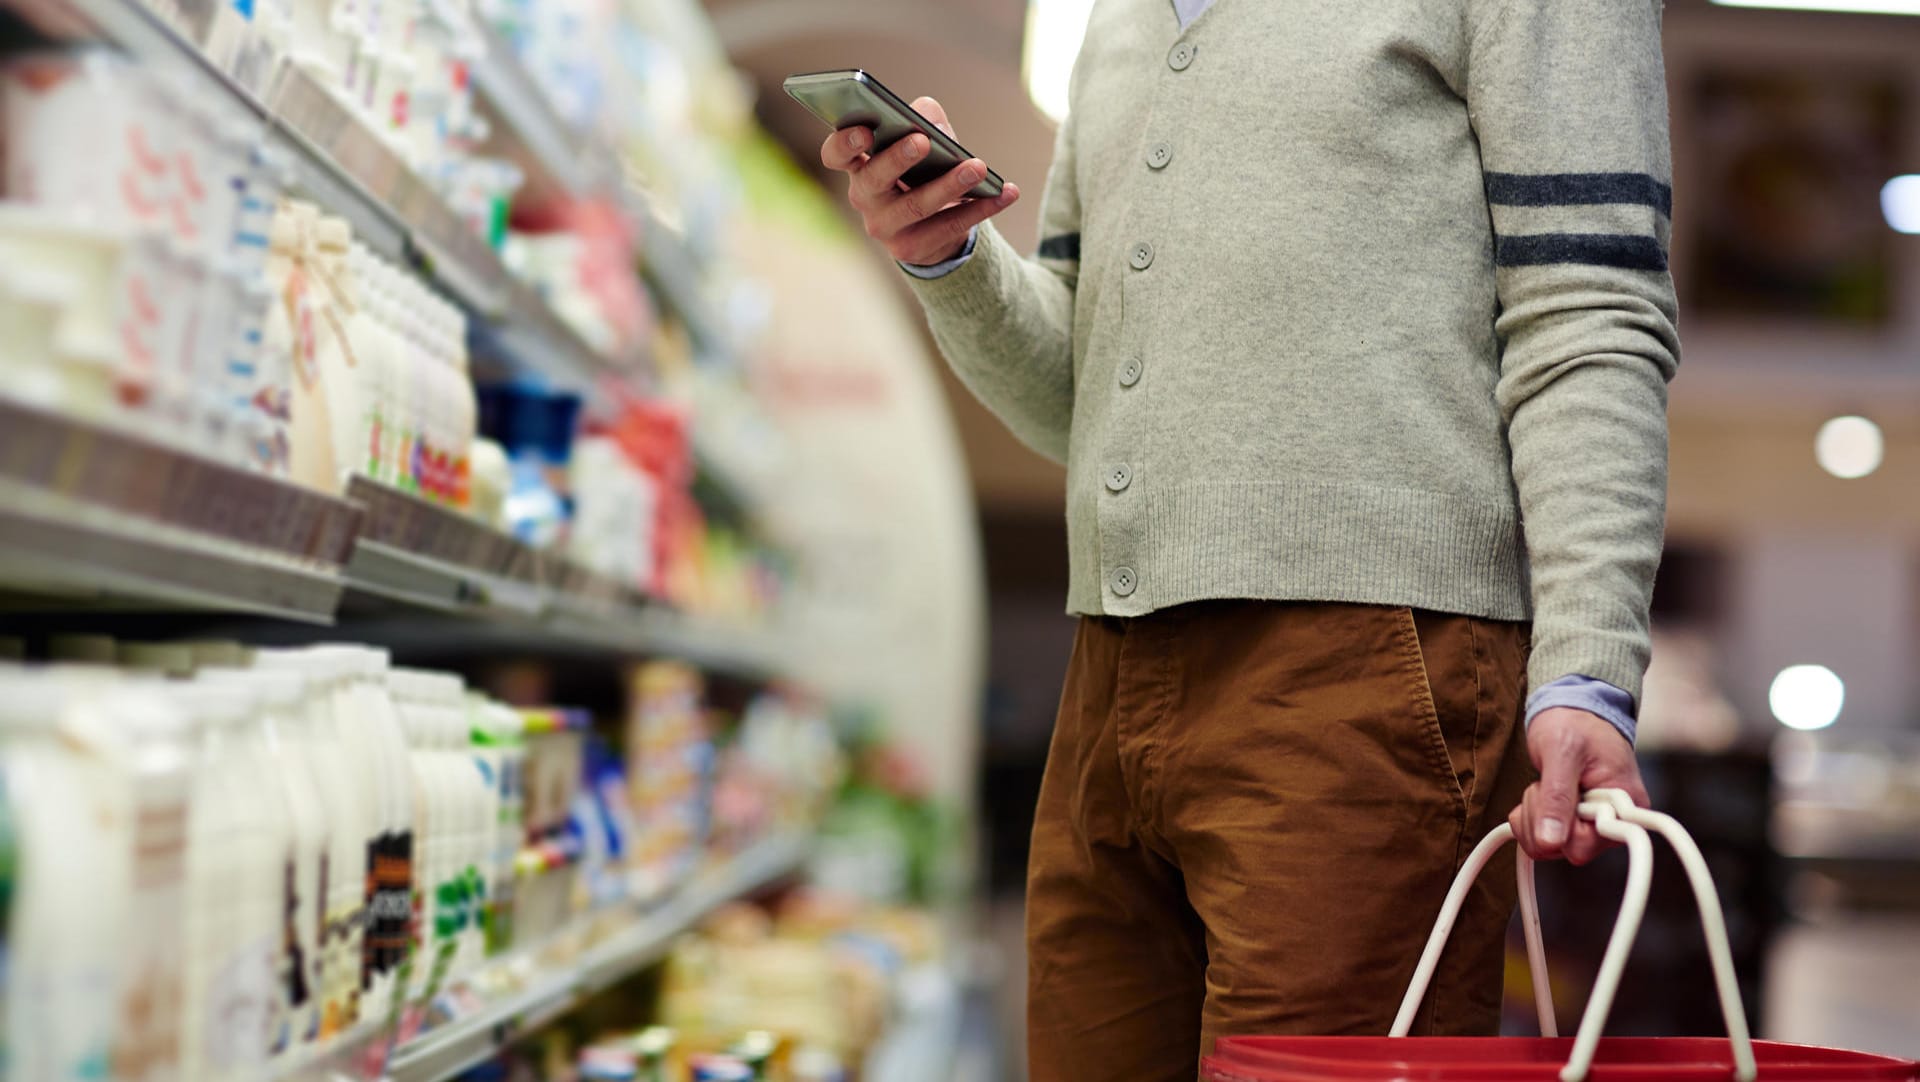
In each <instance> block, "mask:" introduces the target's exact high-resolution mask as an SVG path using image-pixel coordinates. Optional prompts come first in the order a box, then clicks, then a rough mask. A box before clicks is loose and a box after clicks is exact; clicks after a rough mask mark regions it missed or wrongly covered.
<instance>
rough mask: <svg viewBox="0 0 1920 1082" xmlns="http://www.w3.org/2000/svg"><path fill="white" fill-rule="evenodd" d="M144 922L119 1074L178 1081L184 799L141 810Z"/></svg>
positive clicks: (116, 1046)
mask: <svg viewBox="0 0 1920 1082" xmlns="http://www.w3.org/2000/svg"><path fill="white" fill-rule="evenodd" d="M133 829H134V834H133V890H134V897H135V898H136V899H138V900H139V907H140V916H141V920H140V921H139V922H138V924H136V926H135V928H134V930H133V932H134V941H133V944H132V949H131V950H130V951H129V953H128V957H127V963H126V970H127V971H126V975H125V977H124V980H123V983H122V985H121V992H120V1015H119V1018H118V1019H117V1021H116V1023H115V1026H114V1040H113V1077H114V1078H116V1079H125V1080H127V1082H171V1080H172V1079H174V1078H177V1077H178V1073H179V1070H180V997H181V992H182V989H183V984H184V981H185V969H186V966H185V961H184V959H183V957H182V951H181V947H182V944H181V942H180V939H179V937H178V936H177V935H175V934H174V933H173V931H172V930H173V929H175V928H178V927H179V926H180V924H181V922H182V920H183V917H184V913H185V899H184V889H185V882H186V863H187V838H186V835H187V809H186V805H185V804H184V803H182V802H179V801H178V800H164V799H162V800H153V801H142V803H141V804H140V805H139V807H138V809H137V811H136V812H135V815H134V828H133Z"/></svg>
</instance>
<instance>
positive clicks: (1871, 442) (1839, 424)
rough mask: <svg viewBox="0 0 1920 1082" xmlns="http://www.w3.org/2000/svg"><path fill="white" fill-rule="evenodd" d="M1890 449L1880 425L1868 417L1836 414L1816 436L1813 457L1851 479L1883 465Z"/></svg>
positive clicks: (1821, 427)
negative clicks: (1837, 415) (1839, 415)
mask: <svg viewBox="0 0 1920 1082" xmlns="http://www.w3.org/2000/svg"><path fill="white" fill-rule="evenodd" d="M1886 450H1887V441H1886V438H1885V437H1883V436H1882V435H1881V434H1880V426H1879V425H1877V424H1874V423H1873V422H1872V421H1869V420H1867V419H1866V418H1865V417H1835V418H1834V419H1833V420H1831V421H1828V422H1827V423H1826V424H1823V425H1821V426H1820V434H1819V435H1817V436H1815V437H1814V438H1813V457H1814V459H1815V461H1817V462H1819V463H1820V468H1821V469H1823V470H1825V471H1827V472H1828V473H1830V474H1832V475H1834V476H1835V477H1841V478H1845V479H1847V480H1849V481H1851V480H1853V479H1855V478H1858V477H1865V476H1866V475H1868V474H1870V473H1872V472H1873V471H1875V470H1877V469H1879V468H1880V461H1881V459H1882V458H1883V457H1885V455H1886Z"/></svg>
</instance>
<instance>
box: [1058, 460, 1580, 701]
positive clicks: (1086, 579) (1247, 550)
mask: <svg viewBox="0 0 1920 1082" xmlns="http://www.w3.org/2000/svg"><path fill="white" fill-rule="evenodd" d="M1139 495H1141V496H1142V497H1143V498H1144V501H1145V506H1144V515H1145V530H1144V531H1143V533H1142V536H1141V539H1140V541H1139V543H1138V544H1137V546H1135V549H1136V550H1135V551H1126V550H1125V549H1126V546H1124V545H1116V544H1114V543H1113V541H1112V540H1111V539H1105V538H1103V539H1100V540H1102V541H1104V542H1105V543H1104V544H1096V543H1093V542H1094V541H1095V539H1094V537H1093V536H1092V531H1093V530H1094V529H1096V528H1097V527H1096V524H1094V523H1092V522H1086V523H1077V524H1075V525H1076V526H1079V527H1081V529H1076V530H1075V531H1074V533H1075V534H1076V537H1077V538H1078V539H1081V540H1080V542H1079V543H1076V544H1075V546H1074V549H1073V552H1072V553H1071V557H1070V563H1071V565H1072V588H1071V592H1070V596H1069V598H1068V608H1069V610H1070V611H1072V612H1075V613H1086V614H1099V613H1104V614H1106V615H1110V616H1140V615H1144V614H1146V613H1148V612H1152V611H1154V610H1156V609H1163V608H1167V607H1170V606H1173V605H1179V604H1184V603H1186V602H1189V601H1204V600H1210V599H1216V598H1255V599H1267V600H1285V601H1346V602H1354V603H1361V604H1374V605H1408V606H1412V607H1414V608H1423V609H1432V610H1435V611H1439V612H1453V613H1462V614H1465V615H1469V616H1482V617H1487V618H1489V619H1496V620H1524V619H1526V618H1527V617H1528V615H1529V605H1528V594H1527V575H1526V561H1525V557H1524V555H1523V547H1522V542H1521V535H1520V524H1519V521H1518V518H1517V516H1516V515H1515V514H1514V512H1513V510H1512V509H1511V508H1509V507H1507V506H1505V505H1502V504H1499V503H1490V502H1482V501H1476V500H1471V499H1463V498H1461V497H1457V496H1448V495H1443V494H1440V493H1434V492H1418V491H1412V490H1407V489H1393V488H1375V487H1370V486H1364V485H1339V484H1325V483H1315V482H1271V483H1266V482H1222V483H1212V484H1207V483H1198V484H1187V485H1181V486H1177V487H1173V488H1169V489H1159V490H1153V491H1148V492H1144V493H1140V494H1139ZM1096 561H1098V563H1096ZM1099 564H1104V566H1100V565H1099ZM1117 567H1129V568H1131V569H1132V570H1133V572H1134V580H1135V581H1136V582H1137V586H1136V587H1135V588H1134V591H1133V593H1131V594H1130V595H1128V596H1124V597H1122V596H1118V595H1116V594H1115V593H1114V591H1113V590H1112V589H1111V588H1110V586H1109V585H1108V584H1109V582H1110V578H1111V574H1112V572H1113V570H1114V569H1115V568H1117ZM1595 675H1599V674H1595ZM1601 678H1602V679H1605V677H1601Z"/></svg>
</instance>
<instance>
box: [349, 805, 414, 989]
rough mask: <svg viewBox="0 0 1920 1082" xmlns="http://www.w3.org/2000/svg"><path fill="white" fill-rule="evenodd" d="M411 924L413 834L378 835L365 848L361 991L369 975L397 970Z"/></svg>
mask: <svg viewBox="0 0 1920 1082" xmlns="http://www.w3.org/2000/svg"><path fill="white" fill-rule="evenodd" d="M412 921H413V832H412V831H402V832H400V833H388V834H382V835H380V836H379V837H378V838H377V839H375V840H374V842H373V844H372V845H370V846H369V847H368V864H367V941H366V960H365V963H364V965H363V966H362V969H361V975H362V976H361V979H362V985H361V986H362V987H366V986H367V985H368V983H370V982H371V980H372V977H373V974H375V973H388V972H392V971H393V970H394V969H396V968H398V967H399V965H400V963H401V962H402V961H404V960H405V959H406V956H407V944H408V938H407V930H408V926H409V925H410V924H411V923H412Z"/></svg>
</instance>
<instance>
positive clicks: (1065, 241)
mask: <svg viewBox="0 0 1920 1082" xmlns="http://www.w3.org/2000/svg"><path fill="white" fill-rule="evenodd" d="M1040 258H1041V259H1071V260H1074V261H1076V262H1078V261H1079V259H1080V234H1078V233H1062V234H1060V235H1059V236H1057V237H1048V238H1047V239H1046V240H1043V241H1041V242H1040Z"/></svg>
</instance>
